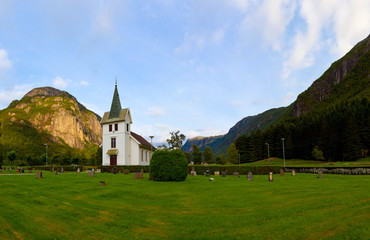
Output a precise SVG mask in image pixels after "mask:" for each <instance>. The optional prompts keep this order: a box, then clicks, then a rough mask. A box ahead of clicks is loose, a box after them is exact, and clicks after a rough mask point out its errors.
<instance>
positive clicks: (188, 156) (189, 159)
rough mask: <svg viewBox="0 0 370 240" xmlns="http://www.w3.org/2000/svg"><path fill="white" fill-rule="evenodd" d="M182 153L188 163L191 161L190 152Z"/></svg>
mask: <svg viewBox="0 0 370 240" xmlns="http://www.w3.org/2000/svg"><path fill="white" fill-rule="evenodd" d="M184 155H185V157H186V159H187V160H188V163H190V162H191V153H189V152H184Z"/></svg>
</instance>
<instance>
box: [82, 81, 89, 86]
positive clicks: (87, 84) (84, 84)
mask: <svg viewBox="0 0 370 240" xmlns="http://www.w3.org/2000/svg"><path fill="white" fill-rule="evenodd" d="M80 85H81V86H89V82H87V81H81V82H80Z"/></svg>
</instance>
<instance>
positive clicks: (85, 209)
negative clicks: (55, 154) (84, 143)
mask: <svg viewBox="0 0 370 240" xmlns="http://www.w3.org/2000/svg"><path fill="white" fill-rule="evenodd" d="M44 176H45V177H44V178H43V179H36V178H35V176H0V209H1V211H0V224H1V227H0V236H1V237H2V239H16V238H18V239H190V238H191V239H247V238H248V239H303V238H304V239H318V238H325V239H338V238H340V239H343V238H348V239H350V238H351V239H366V237H368V236H370V229H369V227H368V226H369V224H370V214H369V213H370V205H369V200H370V192H369V191H368V189H369V184H370V176H349V175H324V178H322V179H318V178H317V177H316V175H311V174H297V175H296V176H295V177H291V176H288V175H286V176H285V177H280V176H277V175H275V176H274V181H273V182H268V181H267V176H254V179H253V181H252V182H248V181H246V178H245V176H243V177H242V178H234V177H226V178H222V177H221V176H215V179H216V181H215V182H209V181H208V178H206V177H203V176H198V177H188V179H187V180H186V181H185V182H178V183H163V182H153V181H147V180H135V179H134V177H133V174H130V175H123V174H118V175H113V174H108V173H104V174H96V177H95V178H89V177H87V175H86V174H75V173H67V174H59V175H52V174H51V173H48V172H44ZM145 178H147V175H145ZM99 180H104V181H106V183H107V185H106V186H105V187H102V186H99V185H98V181H99Z"/></svg>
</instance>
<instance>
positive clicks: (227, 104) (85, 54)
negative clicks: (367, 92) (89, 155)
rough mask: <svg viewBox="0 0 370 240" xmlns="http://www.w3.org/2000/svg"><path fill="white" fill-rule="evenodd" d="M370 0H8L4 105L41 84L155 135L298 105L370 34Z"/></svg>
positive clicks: (1, 12) (191, 131)
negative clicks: (124, 112) (124, 111)
mask: <svg viewBox="0 0 370 240" xmlns="http://www.w3.org/2000/svg"><path fill="white" fill-rule="evenodd" d="M369 12H370V0H259V1H257V0H245V1H243V0H189V1H182V0H147V1H145V0H110V1H103V0H95V1H88V0H73V1H72V0H70V1H66V0H34V1H21V0H14V1H10V0H0V109H4V108H6V107H7V106H8V105H9V103H10V102H11V101H12V100H15V99H21V98H22V97H23V95H24V94H26V93H27V92H28V91H30V90H31V89H33V88H36V87H44V86H51V87H55V88H58V89H60V90H64V91H67V92H69V93H70V94H72V95H73V96H75V97H76V98H77V99H78V101H79V102H81V103H82V104H84V105H85V106H86V107H87V108H88V109H90V110H92V111H94V112H96V113H97V114H99V115H100V116H102V115H103V113H104V112H107V111H109V110H110V105H111V102H112V97H113V92H114V84H115V79H117V83H118V90H119V94H120V99H121V105H122V107H123V108H130V111H131V115H132V118H133V124H132V130H133V131H135V132H137V133H139V134H141V135H142V136H143V137H145V138H146V139H147V140H149V136H150V135H153V136H154V139H153V143H155V144H157V145H158V144H159V143H163V142H165V140H166V139H167V138H169V132H171V131H177V130H179V131H180V132H181V133H184V134H185V135H186V136H187V137H195V136H214V135H220V134H225V133H227V132H228V130H229V129H230V128H231V127H232V126H234V125H235V124H236V123H237V122H238V121H239V120H241V119H242V118H244V117H247V116H252V115H256V114H259V113H262V112H264V111H266V110H268V109H271V108H277V107H282V106H288V105H289V104H291V103H292V102H293V101H294V100H295V99H296V97H297V96H298V95H299V94H300V93H301V92H303V91H304V90H306V89H307V88H308V87H309V86H310V85H311V84H312V82H313V81H315V80H316V79H317V78H318V77H320V76H321V75H322V74H323V73H324V71H325V70H326V69H327V68H329V67H330V65H331V63H332V62H334V61H336V60H338V59H339V58H341V57H342V56H344V55H345V53H347V52H348V51H349V50H350V49H351V48H352V47H353V46H354V45H355V44H356V43H357V42H359V41H361V40H362V39H364V38H366V37H367V36H368V35H369V34H370V14H369Z"/></svg>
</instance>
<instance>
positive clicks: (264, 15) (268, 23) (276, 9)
mask: <svg viewBox="0 0 370 240" xmlns="http://www.w3.org/2000/svg"><path fill="white" fill-rule="evenodd" d="M253 7H254V8H256V10H255V11H253V13H252V14H248V15H246V17H245V18H244V20H243V21H242V23H241V29H242V32H244V34H245V35H247V36H248V37H249V36H250V35H251V34H252V35H257V36H258V35H259V36H260V37H261V39H262V40H263V42H264V44H267V45H271V46H272V48H273V49H274V50H276V51H280V50H281V41H282V37H283V36H284V34H285V31H286V27H287V26H288V24H289V23H290V22H291V20H292V19H293V17H294V11H295V9H296V2H295V0H265V1H264V2H263V3H262V4H260V5H257V6H253Z"/></svg>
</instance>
